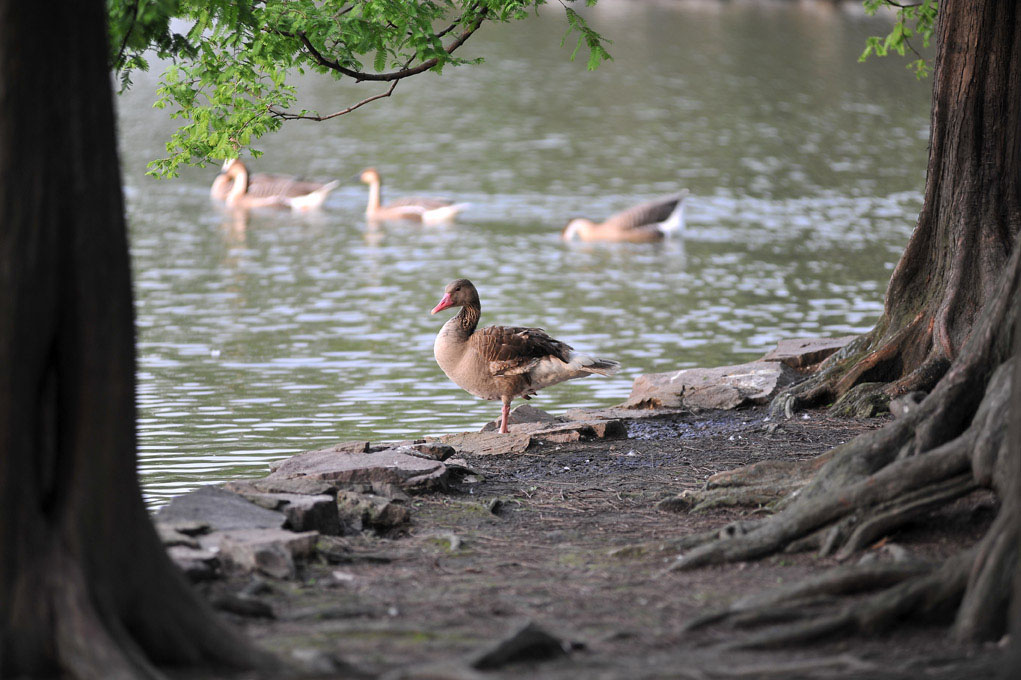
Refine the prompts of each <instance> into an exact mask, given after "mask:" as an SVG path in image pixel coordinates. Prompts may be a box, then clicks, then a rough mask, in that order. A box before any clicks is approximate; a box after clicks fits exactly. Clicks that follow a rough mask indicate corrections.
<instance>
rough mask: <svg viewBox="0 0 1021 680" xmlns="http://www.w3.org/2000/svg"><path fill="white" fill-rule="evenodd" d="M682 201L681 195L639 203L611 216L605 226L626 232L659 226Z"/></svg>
mask: <svg viewBox="0 0 1021 680" xmlns="http://www.w3.org/2000/svg"><path fill="white" fill-rule="evenodd" d="M680 200H681V197H680V195H677V196H670V197H669V198H659V199H656V200H654V201H648V202H646V203H639V204H638V205H636V206H633V207H631V208H628V209H627V210H622V211H620V212H619V213H615V214H613V215H610V216H609V217H608V218H606V221H605V222H603V224H605V225H611V224H612V225H614V226H616V227H618V228H620V229H625V230H627V229H641V228H642V227H646V226H649V225H651V224H658V223H660V222H663V221H665V220H666V219H667V218H668V217H670V215H671V213H673V211H674V209H675V208H676V207H677V204H678V203H679V202H680Z"/></svg>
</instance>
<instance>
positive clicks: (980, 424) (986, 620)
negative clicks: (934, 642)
mask: <svg viewBox="0 0 1021 680" xmlns="http://www.w3.org/2000/svg"><path fill="white" fill-rule="evenodd" d="M939 12H940V17H939V26H938V31H937V54H936V65H935V82H934V86H933V111H932V127H931V133H932V146H931V149H930V158H929V171H928V176H927V179H926V191H925V203H924V206H923V208H922V212H921V216H920V217H919V221H918V226H917V227H916V230H915V233H914V235H913V236H912V238H911V241H910V243H909V244H908V247H907V250H906V252H905V254H904V256H903V257H902V258H901V261H900V263H899V264H898V266H897V268H896V270H895V272H894V274H893V278H892V280H891V282H890V287H889V290H888V292H887V300H886V311H885V313H884V315H883V318H882V319H881V320H880V322H879V324H878V325H877V327H876V329H875V330H874V331H873V332H872V333H870V334H869V335H866V336H864V337H863V338H862V339H860V340H859V341H857V342H856V343H853V345H852V346H851V347H850V348H849V349H848V350H847V351H845V352H842V353H841V354H840V356H838V357H837V358H836V359H834V360H832V361H831V362H829V364H828V365H827V366H826V368H825V369H824V370H823V371H822V372H821V373H820V374H819V375H818V376H816V377H815V378H814V379H813V380H810V381H809V382H808V383H806V384H805V385H803V386H801V387H800V388H797V389H795V390H793V391H791V392H789V393H787V394H785V395H781V398H778V402H777V403H776V404H774V407H775V411H774V412H776V411H781V412H782V411H789V410H791V408H792V407H794V408H797V407H801V406H805V405H811V404H819V403H822V402H825V401H828V400H829V399H831V398H832V397H834V396H836V395H840V394H843V395H844V396H843V400H844V402H845V403H851V404H853V405H855V406H861V405H863V404H875V403H876V399H875V398H876V396H877V395H879V396H880V397H881V399H882V400H888V399H889V397H891V396H895V395H898V394H902V393H904V392H906V391H914V390H924V391H927V392H929V394H928V395H927V396H926V397H925V399H924V401H922V402H921V403H920V404H917V405H916V406H914V407H912V408H911V409H909V410H908V411H907V412H906V413H905V414H904V415H903V416H902V417H900V418H898V419H897V420H895V421H894V422H892V423H890V424H889V425H888V426H886V427H884V428H883V429H881V430H876V431H873V432H869V433H866V434H863V435H861V436H859V437H857V438H855V439H854V440H852V441H850V442H848V443H847V444H844V445H842V446H840V447H838V448H836V449H834V450H833V451H831V452H829V453H828V454H825V455H826V459H825V463H824V464H823V465H821V466H818V467H817V468H816V469H818V472H815V474H814V475H812V476H811V478H810V481H808V482H807V483H806V484H805V485H804V486H802V487H800V488H797V489H795V490H794V491H793V492H791V493H790V494H789V495H787V496H786V497H785V498H784V499H783V500H782V501H780V502H779V503H777V504H776V509H778V510H779V512H777V514H775V515H772V516H771V517H769V518H767V519H765V520H762V521H758V522H754V523H747V522H745V523H739V524H737V525H734V526H733V527H732V528H731V530H729V531H728V530H725V531H723V532H721V533H720V534H718V537H708V538H707V541H706V542H704V543H703V544H702V545H699V546H697V547H694V549H692V550H690V551H688V552H686V553H684V554H682V555H681V556H680V557H679V558H678V560H677V561H676V563H675V564H674V567H673V568H675V569H691V568H695V567H699V566H702V565H707V564H717V563H723V562H731V561H738V560H747V559H752V558H759V557H762V556H765V555H769V554H773V553H776V552H779V551H792V552H793V551H799V550H806V549H816V550H818V551H819V552H820V553H821V554H824V555H826V554H835V555H836V556H837V557H838V558H843V559H846V558H849V557H851V556H852V555H853V554H854V553H855V552H856V551H858V550H860V549H862V548H864V547H867V546H869V545H870V544H872V543H873V542H875V541H877V540H879V539H881V538H882V537H883V536H887V535H890V534H891V533H892V532H894V531H896V530H897V529H898V528H899V527H901V526H903V525H904V524H906V523H908V522H911V521H915V520H917V519H918V518H919V517H922V516H924V514H925V513H926V512H928V511H929V510H931V509H932V508H933V507H937V506H939V505H942V504H944V503H946V502H948V501H949V500H952V499H954V498H957V497H959V496H962V495H964V494H967V493H970V492H971V491H972V490H974V489H975V488H977V487H988V488H991V489H993V490H994V491H995V492H996V495H997V497H998V498H999V500H1000V509H999V512H998V514H997V517H996V519H995V521H994V522H993V524H992V525H991V527H990V528H989V530H988V532H987V534H986V535H985V536H984V537H983V538H982V539H981V540H980V541H979V542H978V543H977V544H976V545H974V546H972V547H971V548H969V549H967V550H965V551H963V552H961V553H960V554H958V555H956V556H954V557H953V558H951V559H949V560H947V561H945V562H944V563H943V564H941V565H914V566H917V569H903V570H899V571H896V573H893V572H883V574H882V578H878V579H877V578H876V577H875V575H874V574H873V573H872V571H871V570H873V569H874V567H872V566H867V565H863V566H861V567H850V568H845V569H842V570H839V571H835V572H834V573H832V574H829V575H825V576H823V577H822V578H820V579H818V580H815V581H813V582H811V583H808V584H799V586H796V587H794V588H789V589H785V590H783V591H780V592H777V593H775V594H773V595H769V596H766V597H762V598H752V599H749V600H746V601H742V602H738V603H735V604H734V605H733V606H732V607H731V608H730V609H728V610H727V611H724V612H718V613H716V614H714V615H712V616H710V617H706V618H704V619H701V620H699V621H696V622H693V624H692V625H695V626H697V625H704V624H706V623H711V622H719V621H730V622H732V623H741V624H742V625H754V624H759V623H767V622H771V623H775V622H776V621H777V620H778V619H777V616H778V612H780V613H781V614H782V616H783V620H784V621H785V623H784V624H783V625H777V626H773V627H772V628H770V629H769V630H768V631H766V632H764V633H762V634H757V635H752V636H750V637H748V638H746V639H743V640H742V641H741V643H740V644H741V645H746V646H773V645H780V644H786V643H788V642H791V641H807V640H812V639H815V638H819V637H824V636H827V635H832V634H836V633H845V632H848V631H857V632H863V633H870V632H874V631H877V630H880V629H882V628H884V627H887V626H890V625H893V624H894V623H895V622H896V621H898V620H899V619H901V618H904V617H908V616H911V615H923V616H926V617H928V616H930V615H933V614H944V615H949V616H950V617H952V619H953V634H954V636H955V637H956V638H957V639H959V640H965V641H977V640H993V639H996V638H997V637H998V636H1000V635H1002V634H1003V632H1004V631H1005V629H1006V625H1007V619H1008V608H1009V601H1010V598H1011V592H1012V590H1015V585H1014V583H1015V580H1014V574H1015V573H1016V572H1017V570H1018V566H1019V557H1018V554H1019V551H1021V494H1018V493H1017V489H1018V488H1021V439H1019V438H1018V436H1019V435H1018V433H1017V432H1016V431H1014V432H1013V433H1011V434H1010V435H1008V432H1007V427H1006V424H1007V423H1008V422H1010V421H1011V419H1013V418H1017V417H1018V414H1017V410H1018V409H1021V359H1013V360H1012V355H1013V356H1017V355H1018V354H1021V240H1019V238H1018V233H1019V227H1021V134H1019V133H1021V129H1019V121H1021V7H1019V6H1018V4H1017V3H1013V2H997V1H996V0H985V1H982V2H976V1H972V0H946V1H945V2H941V3H940V8H939ZM855 386H857V387H855ZM930 390H931V391H930ZM1012 393H1013V397H1012ZM802 468H804V469H806V470H807V469H811V466H802ZM749 478H750V479H751V478H752V477H751V476H749ZM740 479H741V475H740V473H737V474H732V475H731V476H730V481H731V482H733V481H734V480H740ZM728 493H729V494H730V495H731V496H734V495H735V494H734V491H733V489H730V490H728ZM689 545H690V544H689ZM849 583H850V584H853V585H851V586H849V585H848V584H849ZM1017 583H1018V585H1017V586H1016V587H1018V588H1021V582H1017ZM862 591H866V592H867V591H874V592H872V594H870V595H868V596H867V597H859V598H858V599H856V600H854V601H845V600H844V599H842V597H841V596H842V595H844V594H846V593H848V592H855V593H856V594H860V593H861V592H862ZM1014 597H1015V598H1021V591H1017V592H1015V595H1014ZM781 610H782V611H781Z"/></svg>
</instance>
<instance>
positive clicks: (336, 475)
mask: <svg viewBox="0 0 1021 680" xmlns="http://www.w3.org/2000/svg"><path fill="white" fill-rule="evenodd" d="M294 478H308V479H316V480H320V481H328V482H332V483H334V484H352V483H355V484H357V483H361V484H374V483H380V482H381V483H387V484H396V485H398V486H400V487H402V488H404V489H414V490H426V489H432V488H435V487H440V486H443V484H444V483H445V482H446V478H447V469H446V467H445V466H444V465H443V463H441V462H439V461H435V460H428V459H425V458H421V457H418V456H409V455H408V454H406V453H402V452H400V451H398V450H395V449H384V450H382V451H373V452H370V453H344V452H337V451H335V450H333V449H323V450H321V451H309V452H307V453H300V454H298V455H296V456H292V457H291V458H288V459H287V460H285V461H282V462H281V463H280V464H279V465H278V466H277V468H276V470H275V471H274V472H273V473H272V474H271V475H270V476H269V477H267V478H266V481H268V482H275V481H277V480H281V479H294Z"/></svg>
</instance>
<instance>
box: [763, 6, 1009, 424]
mask: <svg viewBox="0 0 1021 680" xmlns="http://www.w3.org/2000/svg"><path fill="white" fill-rule="evenodd" d="M1019 12H1021V9H1019V7H1018V4H1017V3H1014V2H995V1H993V0H988V1H986V2H961V1H956V2H941V3H940V7H939V14H940V16H939V26H938V29H937V37H936V40H937V50H938V53H937V56H936V64H935V69H934V72H933V104H932V123H931V126H930V150H929V166H928V171H927V174H926V183H925V201H924V204H923V207H922V211H921V214H920V215H919V217H918V224H917V226H916V227H915V231H914V233H913V234H912V236H911V239H910V241H909V242H908V245H907V248H906V249H905V251H904V254H903V255H902V256H901V259H900V262H899V263H898V264H897V267H896V269H895V270H894V272H893V276H892V278H891V279H890V285H889V287H888V288H887V292H886V305H885V309H884V312H883V316H882V317H881V318H880V320H879V322H878V323H877V324H876V327H875V328H874V329H873V330H872V331H871V332H869V333H868V334H866V335H864V336H862V337H861V338H859V339H858V340H856V341H855V342H854V343H852V345H850V346H849V347H848V348H846V349H845V351H843V352H841V353H839V355H836V356H834V357H833V358H832V359H831V360H830V361H829V362H828V363H827V365H826V366H825V367H824V370H823V371H821V372H820V373H819V374H818V375H817V376H815V377H814V378H813V379H811V380H809V381H807V382H806V383H803V384H802V385H800V386H797V387H795V388H794V389H793V390H791V391H790V392H789V393H788V394H787V395H784V397H783V398H782V399H780V400H778V402H777V407H778V409H777V410H780V409H784V410H787V411H788V412H789V411H790V410H792V409H798V408H804V407H810V406H819V405H823V404H827V403H831V402H833V400H835V399H841V400H842V402H841V406H844V407H845V408H844V409H843V410H844V411H845V412H849V413H861V414H871V413H872V412H874V411H875V410H879V409H882V408H884V407H885V405H886V403H888V402H889V400H890V399H891V398H894V397H897V396H899V395H902V394H905V393H907V392H911V391H915V390H922V391H926V392H928V391H929V390H931V389H932V388H933V387H934V386H935V384H936V383H937V382H938V381H939V380H940V378H942V377H943V374H944V373H945V372H946V370H947V368H948V367H949V366H950V364H951V362H953V361H954V360H955V359H956V358H957V356H958V354H959V353H960V351H961V349H962V347H964V344H965V342H966V341H967V339H968V336H969V334H970V333H971V331H972V328H973V327H974V325H975V322H976V320H977V319H978V316H979V314H980V312H981V310H982V309H983V308H984V307H985V305H986V304H987V303H988V302H989V301H990V300H991V299H992V297H993V296H994V295H995V294H996V292H997V285H998V283H999V281H1000V278H1001V276H1002V273H1003V270H1004V267H1005V266H1006V263H1007V260H1008V258H1009V257H1010V253H1011V251H1012V249H1013V246H1014V244H1015V242H1016V241H1017V239H1018V233H1019V231H1021V182H1019V177H1021V125H1019V121H1021V35H1019V31H1021V21H1019V17H1018V13H1019Z"/></svg>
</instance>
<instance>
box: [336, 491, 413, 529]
mask: <svg viewBox="0 0 1021 680" xmlns="http://www.w3.org/2000/svg"><path fill="white" fill-rule="evenodd" d="M336 507H337V509H338V510H339V513H340V517H341V520H342V522H343V524H344V525H345V528H347V529H349V530H348V531H347V532H345V533H356V532H359V531H362V530H364V529H372V530H373V531H376V532H377V533H379V534H384V535H386V534H389V533H391V532H393V531H395V530H397V529H400V528H401V527H403V526H405V525H406V524H408V523H409V522H410V521H411V512H410V511H409V510H408V508H407V506H405V505H404V504H403V503H400V502H397V501H393V500H390V499H389V498H385V497H383V496H376V495H374V494H364V493H357V492H354V491H341V492H339V493H338V494H337V502H336Z"/></svg>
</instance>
